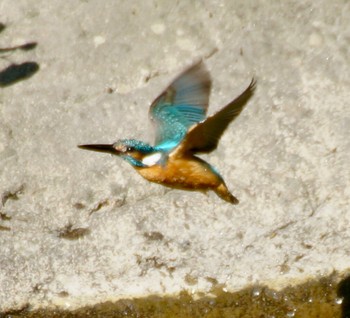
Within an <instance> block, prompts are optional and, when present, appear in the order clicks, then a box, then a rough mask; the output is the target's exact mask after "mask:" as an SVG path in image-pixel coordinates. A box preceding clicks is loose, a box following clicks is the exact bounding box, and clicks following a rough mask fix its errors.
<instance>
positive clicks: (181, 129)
mask: <svg viewBox="0 0 350 318" xmlns="http://www.w3.org/2000/svg"><path fill="white" fill-rule="evenodd" d="M210 87H211V80H210V76H209V73H208V72H207V70H206V69H205V67H204V65H203V64H202V63H198V64H196V65H194V66H192V67H191V68H189V69H187V70H186V71H185V72H183V73H182V74H181V75H180V76H179V77H178V78H176V79H175V80H174V81H173V82H172V83H171V85H170V86H169V87H168V88H167V89H166V90H165V91H164V92H163V93H162V94H161V95H160V96H159V97H158V98H157V99H156V100H155V101H154V102H153V103H152V105H151V107H150V111H149V113H150V117H151V119H152V121H153V122H154V124H155V128H156V138H155V148H156V149H159V150H164V151H170V150H171V149H173V148H174V147H176V146H177V145H178V144H179V143H180V142H181V141H182V139H183V138H184V137H185V135H186V133H187V131H188V130H189V128H190V127H192V126H193V125H194V124H196V123H198V122H200V121H203V120H204V119H205V116H206V112H207V108H208V102H209V92H210Z"/></svg>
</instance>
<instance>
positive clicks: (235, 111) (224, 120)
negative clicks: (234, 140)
mask: <svg viewBox="0 0 350 318" xmlns="http://www.w3.org/2000/svg"><path fill="white" fill-rule="evenodd" d="M255 84H256V82H255V80H254V79H252V81H251V83H250V85H249V86H248V87H247V88H246V89H245V91H244V92H243V93H241V95H239V96H238V97H237V98H235V99H234V100H233V101H231V102H230V103H229V104H228V105H226V106H225V107H224V108H222V109H221V110H220V111H218V112H217V113H216V114H214V115H212V116H210V117H208V118H206V120H204V121H202V122H200V123H198V124H197V125H194V126H193V127H191V129H190V130H189V131H188V133H187V134H186V136H185V138H184V139H183V140H182V142H181V143H180V144H179V147H178V148H177V149H175V152H176V153H177V154H178V155H183V154H184V153H186V152H191V153H200V152H202V153H208V152H211V151H213V150H214V149H215V148H216V147H217V146H218V143H219V140H220V138H221V136H222V134H223V133H224V131H225V129H226V128H227V126H228V125H229V124H230V123H231V122H232V121H233V120H234V119H235V118H237V116H238V115H239V114H240V113H241V111H242V110H243V108H244V106H245V105H246V104H247V102H248V100H249V99H250V98H251V97H252V95H253V94H254V90H255Z"/></svg>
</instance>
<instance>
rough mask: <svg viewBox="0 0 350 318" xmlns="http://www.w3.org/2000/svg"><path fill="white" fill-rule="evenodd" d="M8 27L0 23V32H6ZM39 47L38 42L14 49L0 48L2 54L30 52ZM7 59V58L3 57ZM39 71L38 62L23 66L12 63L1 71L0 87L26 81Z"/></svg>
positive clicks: (27, 63) (14, 47)
mask: <svg viewBox="0 0 350 318" xmlns="http://www.w3.org/2000/svg"><path fill="white" fill-rule="evenodd" d="M5 28H6V26H5V25H4V24H2V23H0V32H2V31H4V30H5ZM36 46H37V43H36V42H28V43H26V44H22V45H17V46H13V47H7V48H0V54H3V53H9V52H13V51H16V50H21V51H29V50H32V49H34V48H35V47H36ZM3 58H5V57H3ZM38 70H39V64H38V63H36V62H24V63H21V64H15V63H11V64H10V65H9V66H8V67H6V68H5V69H3V70H0V87H6V86H9V85H12V84H15V83H17V82H19V81H22V80H25V79H27V78H29V77H31V76H33V75H34V74H35V73H36V72H37V71H38Z"/></svg>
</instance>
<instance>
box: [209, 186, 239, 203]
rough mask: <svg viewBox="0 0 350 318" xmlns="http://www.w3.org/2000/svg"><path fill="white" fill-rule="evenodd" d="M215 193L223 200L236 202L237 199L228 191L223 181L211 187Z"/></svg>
mask: <svg viewBox="0 0 350 318" xmlns="http://www.w3.org/2000/svg"><path fill="white" fill-rule="evenodd" d="M213 190H214V191H215V193H216V194H217V195H218V196H219V197H220V198H221V199H223V200H225V201H227V202H229V203H231V204H238V203H239V201H238V199H237V198H236V197H235V196H234V195H232V194H231V192H230V191H228V189H227V187H226V185H225V183H221V184H220V185H219V186H218V187H217V188H215V189H213Z"/></svg>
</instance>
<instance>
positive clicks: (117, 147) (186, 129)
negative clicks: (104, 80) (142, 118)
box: [78, 62, 256, 204]
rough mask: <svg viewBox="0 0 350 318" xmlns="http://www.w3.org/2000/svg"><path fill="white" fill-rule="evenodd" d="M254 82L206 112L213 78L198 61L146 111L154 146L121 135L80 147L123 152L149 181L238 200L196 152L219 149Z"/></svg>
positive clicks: (253, 87)
mask: <svg viewBox="0 0 350 318" xmlns="http://www.w3.org/2000/svg"><path fill="white" fill-rule="evenodd" d="M255 83H256V82H255V80H254V79H252V81H251V83H250V85H249V86H248V87H247V88H246V90H245V91H244V92H243V93H242V94H241V95H239V96H238V97H237V98H235V99H234V100H233V101H231V102H230V103H229V104H227V105H226V106H225V107H223V108H222V109H221V110H219V111H218V112H217V113H215V114H214V115H212V116H209V117H206V113H207V108H208V102H209V93H210V88H211V79H210V75H209V73H208V71H207V70H206V68H205V66H204V64H203V63H202V62H200V63H198V64H195V65H194V66H192V67H190V68H188V69H187V70H186V71H184V72H183V73H182V74H181V75H180V76H178V77H177V78H176V79H175V80H174V81H173V82H172V83H171V84H170V85H169V86H168V87H167V88H166V89H165V91H164V92H163V93H162V94H161V95H160V96H159V97H158V98H156V99H155V101H154V102H153V103H152V105H151V107H150V110H149V115H150V118H151V120H152V122H153V123H154V125H155V129H156V137H155V143H154V146H152V145H150V144H148V143H145V142H143V141H139V140H135V139H120V140H118V141H117V142H115V143H113V144H87V145H79V146H78V147H79V148H81V149H86V150H92V151H98V152H105V153H110V154H113V155H116V156H118V157H121V158H122V159H124V160H125V161H127V162H128V163H129V164H131V165H132V167H133V168H134V169H135V170H136V171H137V172H138V173H139V174H140V175H141V176H142V177H143V178H145V179H147V180H148V181H151V182H155V183H158V184H162V185H164V186H167V187H171V188H175V189H182V190H197V191H202V192H207V191H208V190H212V191H214V192H215V193H216V194H217V195H218V196H219V197H220V198H221V199H223V200H225V201H227V202H229V203H232V204H237V203H238V202H239V201H238V199H237V198H236V197H235V196H233V195H232V194H231V193H230V191H229V190H228V188H227V186H226V184H225V181H224V179H223V178H222V176H221V175H220V174H219V172H218V171H217V170H216V169H215V168H214V167H213V166H211V165H210V164H209V163H207V162H206V161H204V160H203V159H201V158H199V157H197V156H196V154H200V153H209V152H212V151H213V150H215V149H216V148H217V146H218V142H219V140H220V137H221V136H222V134H223V133H224V131H225V129H226V128H227V126H228V125H229V124H230V123H231V122H232V121H233V120H234V119H235V118H236V117H237V116H238V115H239V114H240V113H241V111H242V110H243V108H244V106H245V105H246V103H247V101H248V100H249V99H250V97H251V96H252V95H253V93H254V89H255Z"/></svg>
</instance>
